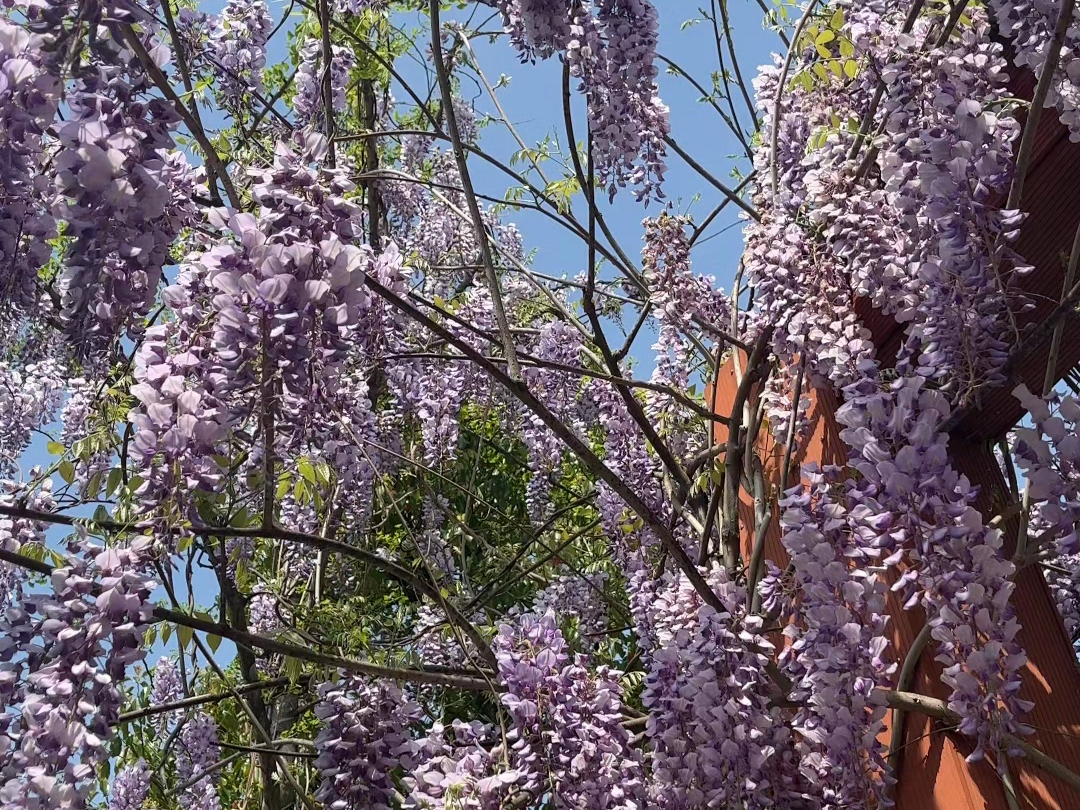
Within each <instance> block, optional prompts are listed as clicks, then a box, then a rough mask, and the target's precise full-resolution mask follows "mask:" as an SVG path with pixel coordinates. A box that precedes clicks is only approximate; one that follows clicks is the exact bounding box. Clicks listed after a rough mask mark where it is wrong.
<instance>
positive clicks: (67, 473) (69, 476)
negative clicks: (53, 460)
mask: <svg viewBox="0 0 1080 810" xmlns="http://www.w3.org/2000/svg"><path fill="white" fill-rule="evenodd" d="M59 472H60V477H61V478H63V479H64V480H65V481H66V482H67V483H69V484H70V483H72V482H73V481H74V480H75V465H74V464H72V463H71V462H70V461H68V460H67V459H65V460H63V461H61V462H60V468H59Z"/></svg>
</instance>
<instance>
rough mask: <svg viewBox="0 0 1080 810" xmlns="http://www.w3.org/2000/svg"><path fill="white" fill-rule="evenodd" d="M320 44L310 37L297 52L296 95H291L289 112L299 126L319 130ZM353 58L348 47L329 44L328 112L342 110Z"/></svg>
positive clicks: (322, 109) (321, 111)
mask: <svg viewBox="0 0 1080 810" xmlns="http://www.w3.org/2000/svg"><path fill="white" fill-rule="evenodd" d="M322 58H323V45H322V41H321V40H317V39H312V40H309V41H308V42H307V43H305V44H304V46H303V48H302V49H301V51H300V67H299V68H298V69H297V71H296V95H295V96H294V97H293V111H294V112H295V113H296V120H297V123H298V124H299V126H301V127H308V126H310V127H313V128H315V129H321V128H322V127H323V126H324V123H323V118H324V116H325V114H326V103H325V100H324V99H323V85H322V75H323V67H322ZM355 62H356V58H355V57H354V56H353V52H352V50H350V49H349V48H345V47H342V46H340V45H333V46H331V57H330V86H331V88H332V93H331V97H330V100H329V101H330V113H331V115H333V114H335V113H339V112H343V111H344V110H345V106H346V104H347V103H348V99H347V98H346V96H345V92H346V90H348V87H349V74H350V73H351V72H352V69H353V66H354V65H355Z"/></svg>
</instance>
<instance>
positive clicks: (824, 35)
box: [814, 30, 836, 45]
mask: <svg viewBox="0 0 1080 810" xmlns="http://www.w3.org/2000/svg"><path fill="white" fill-rule="evenodd" d="M834 39H836V34H835V33H833V32H832V31H827V30H826V31H822V32H821V33H820V34H818V35H817V37H815V39H814V44H815V45H828V44H829V43H830V42H832V41H833V40H834Z"/></svg>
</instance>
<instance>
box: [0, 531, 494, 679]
mask: <svg viewBox="0 0 1080 810" xmlns="http://www.w3.org/2000/svg"><path fill="white" fill-rule="evenodd" d="M0 560H2V561H3V562H6V563H11V564H12V565H17V566H19V567H20V568H25V569H27V570H29V571H34V572H36V573H39V574H42V575H43V576H51V575H52V572H53V570H54V568H53V566H51V565H49V564H48V563H45V562H40V561H38V560H35V559H32V558H30V557H27V556H25V555H23V554H19V553H17V552H14V551H4V550H3V549H0ZM153 617H154V620H155V621H159V622H171V623H172V624H175V625H179V626H180V627H190V628H191V629H192V630H199V631H201V632H203V633H209V634H210V635H214V636H219V637H221V638H227V639H229V641H232V642H235V643H237V644H246V645H248V646H249V647H255V648H257V649H260V650H264V651H265V652H269V653H277V654H278V655H284V656H287V657H289V658H297V659H299V660H301V661H308V662H310V663H313V664H322V665H324V666H328V667H331V668H333V669H340V670H343V671H345V672H355V673H356V674H358V675H370V676H372V677H375V678H390V679H391V680H396V681H410V682H413V683H428V684H432V685H435V686H451V687H454V688H457V689H467V690H471V691H474V692H485V691H488V690H489V687H488V684H487V682H486V681H485V680H484V679H483V678H479V677H477V676H475V675H473V674H472V673H469V672H465V671H453V670H446V669H439V670H435V669H432V668H414V669H410V668H406V667H390V666H383V665H382V664H373V663H371V662H370V661H360V660H358V659H355V658H344V657H342V656H338V655H329V654H327V653H321V652H318V651H317V650H312V649H309V648H307V647H299V646H297V645H295V644H289V643H287V642H283V641H278V640H277V639H274V638H268V637H267V636H258V635H254V634H252V633H248V632H245V631H243V630H237V629H236V628H234V627H231V626H229V625H227V624H223V623H221V622H215V621H210V620H208V619H200V618H198V617H197V616H189V615H187V614H186V613H181V612H180V611H177V610H173V609H172V608H167V607H165V606H163V605H154V608H153Z"/></svg>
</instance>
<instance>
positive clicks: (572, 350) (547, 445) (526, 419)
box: [521, 320, 585, 613]
mask: <svg viewBox="0 0 1080 810" xmlns="http://www.w3.org/2000/svg"><path fill="white" fill-rule="evenodd" d="M581 348H582V340H581V333H580V332H578V331H577V330H576V329H575V328H574V327H573V326H571V325H570V324H568V323H566V322H565V321H562V320H553V321H550V322H548V323H545V324H544V325H543V326H541V327H540V334H539V335H538V336H537V338H536V343H535V345H534V346H533V347H531V351H530V353H531V354H532V356H533V357H535V358H536V359H537V360H538V361H539V363H538V364H537V365H535V366H529V367H527V368H525V369H523V371H522V376H523V377H524V379H525V382H526V383H527V384H528V386H529V390H530V391H532V392H533V393H534V394H535V395H536V396H537V397H539V398H540V399H541V400H542V401H543V402H544V404H545V405H547V407H548V408H549V409H550V410H551V412H552V413H554V414H555V415H556V416H557V417H558V418H559V419H560V420H561V421H562V422H563V424H565V425H568V426H570V427H572V428H573V429H574V430H575V431H577V433H578V434H579V435H584V433H585V430H584V421H583V420H582V419H581V413H580V410H581V409H580V408H579V407H578V395H579V393H580V389H581V379H580V378H579V377H577V376H575V375H574V374H572V373H567V372H566V371H562V370H559V369H557V368H551V367H545V365H544V364H545V363H552V364H558V365H562V366H570V367H573V368H578V367H580V365H581ZM521 419H522V425H521V439H522V441H523V442H524V444H525V449H526V451H527V452H528V458H529V469H530V470H531V472H532V478H530V479H529V483H528V484H527V489H526V494H525V497H526V499H527V500H526V505H527V506H528V509H529V517H530V518H531V519H532V521H533V522H534V523H537V524H540V523H543V522H544V520H546V519H547V516H548V510H549V509H550V506H551V502H550V494H551V487H552V485H553V484H554V482H555V480H556V478H557V475H558V471H559V468H560V466H561V465H562V461H563V449H564V445H563V442H562V440H561V439H559V438H558V437H556V436H555V434H554V433H552V432H551V429H550V428H548V427H547V426H546V425H545V424H544V423H543V422H542V421H541V420H540V418H539V417H538V416H537V415H536V414H534V413H532V412H531V411H524V412H523V413H522V415H521ZM540 612H541V613H543V612H544V611H540Z"/></svg>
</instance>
